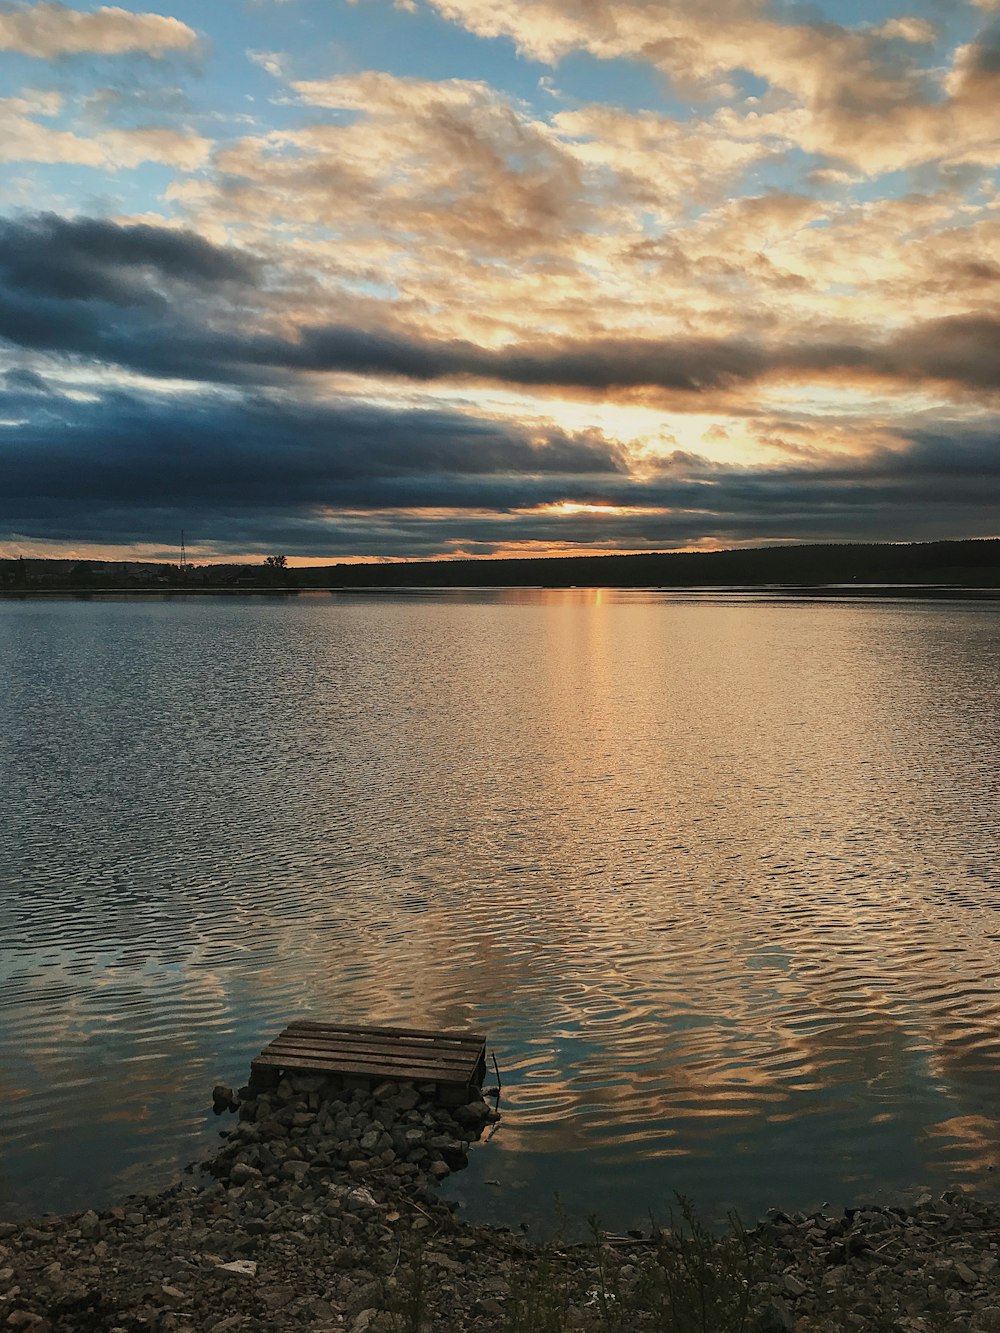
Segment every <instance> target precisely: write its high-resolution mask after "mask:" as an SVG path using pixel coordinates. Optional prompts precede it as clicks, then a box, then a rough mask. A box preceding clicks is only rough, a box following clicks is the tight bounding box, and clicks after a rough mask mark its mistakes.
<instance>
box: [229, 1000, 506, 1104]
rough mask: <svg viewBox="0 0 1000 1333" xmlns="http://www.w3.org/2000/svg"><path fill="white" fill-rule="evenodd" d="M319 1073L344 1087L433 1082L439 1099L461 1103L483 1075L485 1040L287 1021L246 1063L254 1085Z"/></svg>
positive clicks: (459, 1034)
mask: <svg viewBox="0 0 1000 1333" xmlns="http://www.w3.org/2000/svg"><path fill="white" fill-rule="evenodd" d="M286 1073H287V1074H325V1075H328V1076H330V1077H333V1078H336V1079H339V1080H340V1081H341V1082H342V1083H343V1084H344V1086H345V1087H357V1086H365V1085H366V1084H372V1083H376V1082H382V1081H383V1080H385V1079H393V1080H396V1081H401V1080H402V1081H406V1082H413V1083H424V1084H428V1083H433V1084H434V1085H435V1092H436V1095H437V1096H438V1098H439V1100H441V1101H449V1102H455V1101H465V1100H467V1099H468V1097H469V1096H470V1095H471V1093H472V1090H473V1088H478V1087H480V1086H481V1085H482V1081H483V1077H484V1076H485V1073H486V1038H485V1037H483V1036H481V1035H479V1034H477V1033H471V1032H453V1031H446V1032H426V1031H423V1030H421V1029H415V1028H371V1027H352V1026H349V1025H346V1024H341V1023H312V1022H307V1021H305V1020H301V1021H297V1022H294V1023H289V1024H288V1026H287V1027H286V1028H285V1029H284V1031H283V1032H282V1033H281V1035H280V1036H278V1037H275V1039H274V1041H272V1042H270V1043H269V1044H268V1045H267V1046H265V1047H264V1049H263V1051H261V1053H260V1055H258V1056H257V1057H256V1059H254V1060H251V1062H250V1083H251V1087H254V1088H265V1087H268V1086H273V1085H274V1084H276V1083H277V1082H278V1080H279V1079H280V1077H281V1075H282V1074H286Z"/></svg>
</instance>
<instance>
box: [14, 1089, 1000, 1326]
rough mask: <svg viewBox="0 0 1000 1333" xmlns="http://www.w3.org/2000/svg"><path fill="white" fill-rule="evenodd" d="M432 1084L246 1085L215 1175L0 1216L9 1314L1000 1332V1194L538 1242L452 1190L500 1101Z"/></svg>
mask: <svg viewBox="0 0 1000 1333" xmlns="http://www.w3.org/2000/svg"><path fill="white" fill-rule="evenodd" d="M431 1093H432V1090H431V1089H428V1088H422V1087H419V1086H413V1085H411V1084H397V1083H388V1082H387V1083H383V1084H381V1085H380V1086H378V1087H375V1088H372V1089H365V1090H361V1089H356V1090H351V1089H349V1088H345V1087H343V1086H341V1085H339V1084H337V1083H334V1082H332V1081H329V1080H323V1079H320V1078H295V1079H284V1080H282V1082H281V1083H280V1084H279V1085H278V1087H276V1088H275V1089H273V1090H271V1091H268V1092H260V1093H256V1094H254V1095H249V1094H245V1095H244V1097H243V1098H242V1101H241V1103H240V1105H239V1121H238V1123H237V1124H236V1126H235V1128H234V1129H233V1131H232V1133H231V1134H229V1136H228V1138H227V1140H226V1142H225V1144H224V1145H223V1147H222V1149H221V1151H220V1152H219V1154H218V1155H217V1156H216V1157H215V1158H214V1159H213V1160H212V1161H211V1162H209V1163H206V1164H205V1168H206V1171H207V1173H208V1174H207V1175H204V1176H202V1177H201V1178H199V1179H197V1183H186V1182H185V1183H183V1184H177V1185H175V1186H173V1187H172V1188H170V1189H168V1190H166V1191H163V1192H162V1193H159V1194H156V1195H149V1196H133V1197H131V1198H129V1199H127V1200H126V1201H125V1202H124V1203H123V1204H122V1205H121V1206H120V1207H115V1208H111V1209H108V1210H105V1211H103V1212H96V1211H87V1212H84V1213H82V1214H74V1215H72V1216H67V1217H44V1218H41V1219H37V1220H33V1221H30V1222H26V1223H23V1224H14V1223H6V1224H0V1328H4V1329H7V1328H9V1329H29V1330H35V1333H48V1330H57V1329H58V1330H74V1333H76V1331H78V1333H89V1331H91V1330H93V1331H94V1333H98V1331H100V1333H115V1331H116V1330H117V1331H119V1333H138V1331H139V1330H156V1331H157V1333H159V1331H161V1330H162V1331H164V1333H165V1331H166V1330H178V1331H180V1330H192V1331H193V1330H211V1333H238V1331H239V1330H250V1329H266V1330H272V1329H273V1330H286V1329H316V1330H322V1329H337V1330H348V1331H349V1333H421V1331H426V1333H438V1331H439V1330H440V1331H441V1333H445V1331H448V1333H450V1331H451V1330H455V1333H504V1331H505V1330H506V1331H507V1333H560V1331H561V1330H568V1329H592V1330H597V1331H600V1330H607V1331H608V1333H612V1331H615V1333H630V1331H631V1330H633V1329H634V1330H637V1333H638V1331H640V1330H644V1329H658V1330H670V1329H678V1330H687V1329H698V1330H711V1329H717V1330H720V1331H721V1330H734V1331H735V1330H739V1329H745V1330H747V1333H789V1331H790V1330H794V1331H795V1333H826V1331H827V1330H842V1329H851V1330H854V1329H858V1330H898V1331H899V1333H922V1331H923V1330H927V1331H928V1333H930V1331H931V1330H935V1331H936V1330H945V1329H948V1330H956V1331H957V1330H962V1331H963V1333H1000V1209H998V1208H997V1207H996V1206H994V1205H990V1204H987V1203H985V1202H983V1201H981V1200H978V1199H975V1198H973V1197H970V1196H968V1195H966V1194H963V1193H960V1192H958V1191H949V1192H946V1193H945V1194H944V1195H942V1196H940V1197H932V1196H931V1195H930V1194H929V1193H928V1194H925V1195H923V1196H918V1197H915V1198H913V1199H912V1200H910V1201H909V1202H908V1203H907V1204H906V1205H905V1206H899V1207H892V1208H889V1207H874V1206H873V1207H868V1208H852V1209H848V1210H846V1211H845V1212H843V1213H840V1214H838V1215H833V1214H829V1215H828V1214H826V1213H816V1214H811V1215H805V1214H800V1213H796V1214H792V1215H790V1216H789V1215H785V1214H782V1213H772V1214H771V1215H769V1216H768V1218H767V1219H765V1220H764V1221H763V1222H761V1223H759V1224H758V1225H757V1226H755V1227H754V1228H753V1229H752V1230H751V1231H748V1232H744V1231H742V1230H741V1229H740V1228H739V1227H734V1228H733V1229H732V1230H731V1231H730V1233H729V1234H728V1235H727V1236H716V1235H710V1234H709V1233H708V1232H706V1231H705V1229H704V1228H703V1227H702V1226H701V1225H700V1223H699V1222H698V1220H697V1218H696V1217H695V1216H694V1215H693V1214H692V1213H691V1212H690V1211H688V1212H687V1214H686V1215H685V1209H684V1208H683V1207H681V1208H679V1209H678V1210H677V1215H676V1217H675V1218H674V1219H673V1221H672V1229H671V1230H664V1231H659V1232H657V1233H655V1234H646V1235H640V1234H638V1233H632V1234H630V1235H628V1236H624V1237H619V1236H608V1235H604V1234H603V1233H595V1235H594V1236H593V1237H592V1238H591V1239H590V1240H589V1241H587V1242H584V1243H577V1244H563V1245H558V1244H553V1245H547V1246H536V1245H532V1244H530V1243H529V1242H528V1241H527V1240H526V1239H525V1238H524V1237H523V1236H522V1235H520V1234H519V1233H513V1232H510V1231H506V1230H499V1229H495V1228H488V1227H477V1226H470V1225H468V1224H466V1223H464V1222H462V1221H461V1220H460V1219H459V1218H457V1217H456V1216H455V1214H454V1211H453V1210H452V1208H451V1207H449V1206H447V1205H446V1204H444V1203H443V1202H442V1201H441V1200H440V1199H439V1198H438V1196H437V1194H436V1190H435V1186H436V1184H437V1183H438V1182H439V1181H440V1180H441V1179H442V1178H443V1177H445V1176H446V1175H447V1174H448V1173H449V1172H450V1171H452V1170H455V1169H458V1168H460V1167H461V1166H462V1165H463V1164H464V1162H465V1160H466V1155H467V1153H468V1151H469V1149H470V1147H471V1145H472V1144H473V1143H474V1142H475V1141H476V1140H477V1139H478V1138H480V1137H481V1136H482V1135H483V1134H484V1132H485V1133H487V1134H488V1132H489V1129H490V1126H491V1125H492V1123H493V1122H494V1121H495V1120H496V1118H497V1114H498V1113H497V1112H496V1111H495V1110H494V1109H493V1108H491V1107H490V1105H489V1104H488V1102H487V1101H486V1100H485V1099H484V1098H483V1097H482V1096H480V1095H479V1094H476V1095H475V1096H473V1098H472V1099H471V1100H470V1101H469V1102H468V1103H467V1104H465V1105H460V1106H457V1107H452V1108H446V1107H442V1106H439V1105H437V1104H435V1102H434V1101H433V1099H432V1096H431ZM228 1101H229V1094H228V1089H222V1088H218V1089H216V1103H217V1106H222V1105H224V1104H226V1103H227V1102H228ZM479 1151H488V1148H480V1149H479Z"/></svg>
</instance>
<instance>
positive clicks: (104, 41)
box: [0, 0, 198, 60]
mask: <svg viewBox="0 0 1000 1333" xmlns="http://www.w3.org/2000/svg"><path fill="white" fill-rule="evenodd" d="M197 45H198V36H197V34H196V33H195V32H194V30H193V29H191V28H189V27H188V26H187V24H186V23H182V22H181V21H180V20H179V19H175V18H169V17H166V16H164V15H162V14H134V13H132V12H130V11H129V10H127V9H119V8H118V7H117V6H113V5H103V6H101V8H100V9H97V10H94V11H93V12H92V13H83V12H81V11H79V10H76V9H69V8H68V7H67V6H66V5H62V4H57V3H54V2H53V0H49V2H48V3H42V4H37V5H26V6H24V7H23V8H19V9H15V10H13V11H11V12H9V13H4V14H0V51H16V52H18V53H19V54H20V55H27V56H37V57H38V58H39V59H42V60H52V59H54V58H55V57H57V56H66V55H82V54H85V53H90V54H95V55H113V56H116V55H125V54H128V53H130V52H135V51H139V52H143V53H144V54H145V55H150V56H162V55H164V54H165V53H166V52H168V51H193V50H195V49H196V47H197Z"/></svg>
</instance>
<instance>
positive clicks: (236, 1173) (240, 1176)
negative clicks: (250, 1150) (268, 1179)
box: [229, 1162, 261, 1185]
mask: <svg viewBox="0 0 1000 1333" xmlns="http://www.w3.org/2000/svg"><path fill="white" fill-rule="evenodd" d="M260 1179H261V1172H260V1171H258V1170H257V1168H256V1167H254V1166H250V1165H248V1164H247V1163H246V1162H236V1163H235V1165H234V1166H233V1168H232V1170H231V1171H230V1172H229V1180H230V1183H231V1184H233V1185H246V1184H247V1183H248V1182H249V1181H251V1180H260Z"/></svg>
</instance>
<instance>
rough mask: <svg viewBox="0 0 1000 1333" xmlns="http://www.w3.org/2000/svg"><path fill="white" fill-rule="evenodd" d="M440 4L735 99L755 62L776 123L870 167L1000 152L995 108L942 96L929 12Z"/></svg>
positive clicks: (535, 50) (634, 2)
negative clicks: (784, 17)
mask: <svg viewBox="0 0 1000 1333" xmlns="http://www.w3.org/2000/svg"><path fill="white" fill-rule="evenodd" d="M429 2H430V3H431V4H432V5H433V7H434V8H436V9H437V10H438V12H440V13H441V14H442V15H443V16H444V17H445V18H448V19H450V20H452V21H453V22H456V23H459V24H461V25H462V26H463V27H465V28H467V29H468V30H469V31H470V32H473V33H476V34H477V35H479V36H484V37H500V36H506V37H510V38H511V39H512V40H513V41H514V42H515V44H516V45H517V47H518V49H519V50H520V51H521V52H522V53H523V54H524V55H527V56H530V57H532V58H533V59H536V60H542V61H546V62H548V63H556V62H557V61H559V60H560V59H561V58H563V57H564V56H566V55H568V54H569V53H570V52H573V51H587V52H589V53H590V54H591V55H594V56H596V57H598V58H599V59H604V60H614V59H620V58H627V59H633V60H642V61H644V62H647V63H648V64H650V65H652V66H654V67H655V68H657V69H659V70H660V71H662V72H663V73H664V74H665V75H666V76H667V77H668V78H669V79H670V80H671V81H672V83H673V84H674V85H675V86H676V88H677V90H678V91H679V92H680V93H681V94H682V95H689V96H697V95H698V94H699V92H700V93H701V95H703V96H705V97H707V98H712V97H719V96H724V97H725V98H727V99H733V98H734V89H733V87H732V86H731V85H730V83H729V80H730V79H731V78H732V77H733V76H735V75H737V74H738V73H739V72H740V71H749V72H750V73H751V74H754V75H755V76H757V77H758V78H760V79H762V80H764V81H765V83H766V84H767V85H768V86H769V89H770V90H771V92H772V94H775V95H778V96H777V99H776V106H775V111H774V112H773V113H772V126H773V125H774V124H776V123H777V122H778V121H779V120H780V121H782V122H783V125H784V130H785V133H786V134H788V135H789V136H790V137H792V138H793V139H794V142H795V143H796V144H797V145H798V146H799V147H800V148H802V149H804V150H806V151H807V152H811V153H817V154H822V155H826V156H830V157H833V158H835V159H837V160H838V161H840V162H843V163H848V164H850V165H851V166H853V167H854V168H856V169H858V170H861V171H863V172H866V173H868V174H873V175H877V174H881V173H883V172H886V171H896V170H900V169H902V168H905V167H910V166H915V165H917V164H919V163H922V162H930V161H937V160H952V159H957V160H966V159H969V158H970V154H971V155H972V158H974V160H977V161H984V162H987V163H989V164H993V163H995V161H996V160H997V152H996V147H995V134H992V132H991V129H990V124H989V120H988V117H987V116H986V114H985V107H984V106H983V105H982V104H981V103H980V102H978V101H974V100H972V99H970V98H969V97H967V96H956V97H953V98H952V99H950V100H949V99H945V100H942V98H941V96H940V92H941V89H940V84H939V81H938V72H937V70H936V68H935V67H934V66H932V65H927V64H924V65H921V64H920V63H919V59H918V57H919V50H918V49H917V48H920V47H923V46H927V45H929V44H930V43H931V42H932V40H933V37H934V33H933V30H932V29H931V28H930V26H929V25H928V24H927V23H926V22H925V21H923V20H920V19H916V18H903V19H896V20H894V21H892V22H890V23H889V24H888V25H886V26H883V27H867V28H851V27H847V26H845V25H842V24H838V23H834V22H828V21H821V20H819V19H816V20H815V21H807V20H805V21H803V20H800V21H792V22H779V21H777V20H776V18H775V17H774V16H773V11H771V9H770V8H769V7H768V6H767V5H766V4H765V3H764V2H763V0H719V2H717V3H715V4H713V5H711V6H706V5H704V4H700V3H697V0H672V2H671V4H670V5H663V4H656V3H650V0H590V2H589V3H587V4H586V5H582V4H580V3H579V2H578V0H429ZM793 12H794V11H793ZM782 100H783V101H784V103H785V105H784V106H782ZM755 101H756V99H755ZM748 109H749V110H750V111H751V114H755V113H756V111H757V109H758V108H757V107H756V106H752V107H751V108H748ZM748 119H749V117H748ZM989 139H992V140H993V148H992V150H991V148H990V146H989V144H988V143H987V142H984V140H989Z"/></svg>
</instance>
